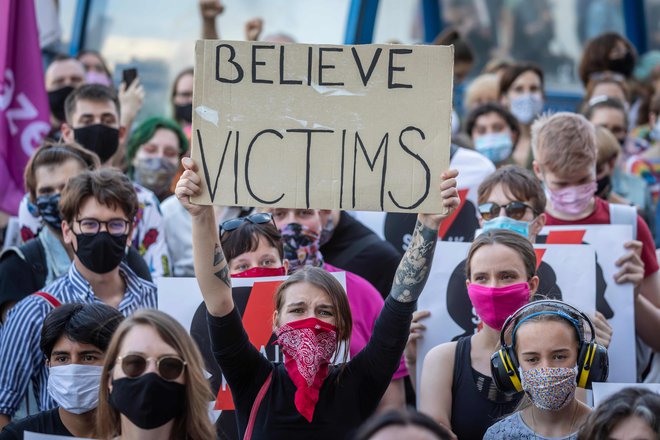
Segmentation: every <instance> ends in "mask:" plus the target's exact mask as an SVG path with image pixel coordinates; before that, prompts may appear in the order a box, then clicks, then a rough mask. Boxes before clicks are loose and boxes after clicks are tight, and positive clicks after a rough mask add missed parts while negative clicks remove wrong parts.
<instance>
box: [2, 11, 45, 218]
mask: <svg viewBox="0 0 660 440" xmlns="http://www.w3.org/2000/svg"><path fill="white" fill-rule="evenodd" d="M43 70H44V68H43V63H42V61H41V50H40V48H39V32H38V31H37V23H36V19H35V14H34V1H33V0H0V211H4V212H7V213H9V214H12V215H16V214H17V213H18V205H19V203H20V200H21V197H23V194H25V188H24V187H23V170H24V168H25V164H26V163H27V161H28V159H29V158H30V156H31V155H32V152H33V151H34V150H35V148H37V147H38V146H39V144H40V143H41V141H42V140H43V138H44V136H45V135H46V134H47V133H48V131H49V130H50V124H49V118H50V110H49V108H48V98H47V96H46V90H45V88H44V74H43Z"/></svg>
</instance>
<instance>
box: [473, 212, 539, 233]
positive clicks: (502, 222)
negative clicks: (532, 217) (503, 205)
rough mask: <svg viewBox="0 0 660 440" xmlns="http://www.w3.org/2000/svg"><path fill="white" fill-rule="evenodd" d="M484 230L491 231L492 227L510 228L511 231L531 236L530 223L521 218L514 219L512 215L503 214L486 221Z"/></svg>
mask: <svg viewBox="0 0 660 440" xmlns="http://www.w3.org/2000/svg"><path fill="white" fill-rule="evenodd" d="M482 229H483V232H486V231H490V230H491V229H508V230H509V231H513V232H517V233H518V234H520V235H522V236H523V237H525V238H529V223H528V222H523V221H520V220H514V219H512V218H511V217H507V216H505V215H501V216H499V217H495V218H494V219H492V220H487V221H485V222H484V227H483V228H482Z"/></svg>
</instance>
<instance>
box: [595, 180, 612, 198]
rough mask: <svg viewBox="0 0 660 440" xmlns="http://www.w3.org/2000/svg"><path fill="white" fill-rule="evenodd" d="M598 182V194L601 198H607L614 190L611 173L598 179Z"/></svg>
mask: <svg viewBox="0 0 660 440" xmlns="http://www.w3.org/2000/svg"><path fill="white" fill-rule="evenodd" d="M596 183H597V184H598V189H596V195H597V196H598V197H600V198H601V199H604V200H606V199H607V197H608V196H609V195H610V193H611V192H612V179H611V178H610V176H609V175H607V174H606V175H605V176H603V177H601V178H600V179H598V181H597V182H596Z"/></svg>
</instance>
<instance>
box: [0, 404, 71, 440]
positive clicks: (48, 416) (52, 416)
mask: <svg viewBox="0 0 660 440" xmlns="http://www.w3.org/2000/svg"><path fill="white" fill-rule="evenodd" d="M25 431H27V432H37V433H39V434H51V435H63V436H66V437H73V434H71V433H70V432H69V430H68V429H66V427H65V426H64V423H62V419H61V418H60V412H59V410H58V408H55V409H51V410H49V411H42V412H40V413H39V414H35V415H33V416H28V417H26V418H24V419H21V420H18V421H16V422H13V423H10V424H9V425H7V426H5V427H4V428H3V430H2V432H0V440H23V433H24V432H25Z"/></svg>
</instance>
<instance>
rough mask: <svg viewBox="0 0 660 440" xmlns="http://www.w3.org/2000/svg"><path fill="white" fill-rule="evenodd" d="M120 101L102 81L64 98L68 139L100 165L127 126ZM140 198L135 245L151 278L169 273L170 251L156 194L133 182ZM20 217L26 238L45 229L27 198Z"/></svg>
mask: <svg viewBox="0 0 660 440" xmlns="http://www.w3.org/2000/svg"><path fill="white" fill-rule="evenodd" d="M119 110H120V109H119V100H118V98H117V95H116V94H115V92H114V91H113V90H112V89H111V88H109V87H106V86H103V85H100V84H84V85H82V86H80V87H78V88H77V89H75V90H74V91H73V92H72V93H71V94H70V95H69V96H68V98H67V99H66V101H65V114H66V122H65V123H63V124H62V138H63V139H64V141H65V142H69V143H71V142H77V143H78V144H80V145H82V146H83V147H84V148H86V149H87V150H90V151H93V152H94V153H96V154H97V155H98V156H99V158H100V159H101V167H111V166H112V158H113V156H114V155H115V154H121V153H117V149H118V147H119V144H120V143H123V142H124V138H125V133H126V129H125V127H122V126H121V125H120V113H119ZM134 189H135V192H136V193H137V198H138V205H139V208H138V213H137V217H136V219H135V232H134V235H133V244H132V245H133V247H134V248H135V249H136V250H137V251H138V252H139V253H140V255H142V257H143V258H144V260H145V262H146V264H147V266H149V269H150V270H151V277H152V278H153V279H156V278H157V277H159V276H168V275H169V274H170V263H169V254H168V251H167V244H166V243H165V235H164V228H165V227H164V223H163V216H162V214H161V212H160V204H159V202H158V199H157V198H156V196H155V195H154V194H153V193H152V192H151V191H149V190H148V189H146V188H143V187H142V186H140V185H137V184H134ZM18 220H19V224H20V227H21V236H22V238H23V240H24V241H25V240H26V239H29V238H31V237H32V236H36V235H37V233H38V231H39V230H40V229H41V228H42V219H40V218H39V217H38V210H36V209H34V207H30V204H29V201H28V200H26V199H24V200H23V201H22V202H21V205H20V206H19V213H18Z"/></svg>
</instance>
